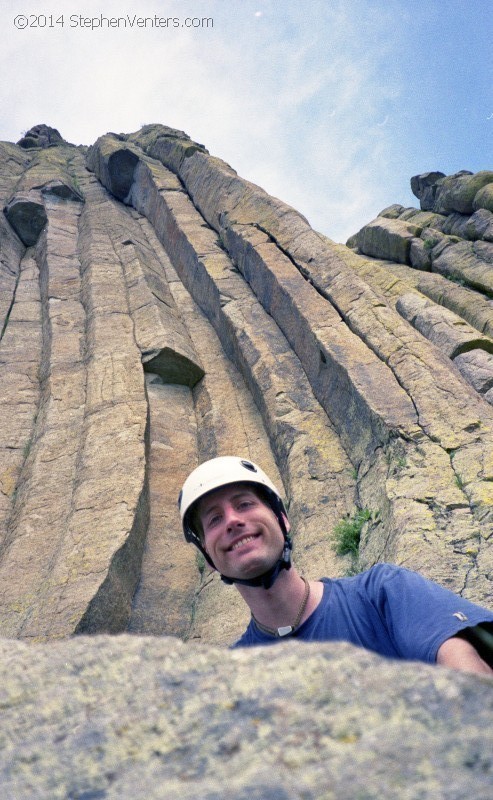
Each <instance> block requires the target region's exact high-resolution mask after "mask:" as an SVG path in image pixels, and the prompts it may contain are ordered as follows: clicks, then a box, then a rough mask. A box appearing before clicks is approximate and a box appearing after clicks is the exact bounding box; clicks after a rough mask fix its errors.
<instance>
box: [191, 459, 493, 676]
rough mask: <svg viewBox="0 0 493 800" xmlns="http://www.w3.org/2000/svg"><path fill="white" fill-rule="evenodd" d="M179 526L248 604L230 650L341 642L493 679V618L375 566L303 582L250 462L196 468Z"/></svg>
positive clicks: (415, 579) (284, 523) (284, 525)
mask: <svg viewBox="0 0 493 800" xmlns="http://www.w3.org/2000/svg"><path fill="white" fill-rule="evenodd" d="M179 508H180V514H181V518H182V523H183V530H184V533H185V538H186V539H187V541H189V542H192V543H193V544H195V546H196V547H198V548H199V550H200V551H201V552H202V553H203V555H204V557H205V558H206V560H207V562H208V563H209V564H210V566H211V567H212V568H213V569H216V570H218V572H219V573H220V574H221V578H222V580H223V581H224V582H225V583H228V584H234V585H235V586H236V588H237V589H238V591H239V592H240V594H241V595H242V597H243V599H244V600H245V602H246V603H247V604H248V606H249V607H250V611H251V614H252V618H251V621H250V624H249V626H248V628H247V630H246V631H245V633H244V634H243V636H242V637H241V639H240V640H239V641H238V642H237V643H236V645H235V646H236V647H246V646H251V645H263V644H272V643H274V642H276V641H279V640H280V639H283V638H285V637H293V638H296V639H298V640H302V641H347V642H351V643H352V644H355V645H357V646H359V647H364V648H366V649H368V650H373V651H374V652H376V653H379V654H380V655H382V656H386V657H387V658H401V659H406V660H417V661H425V662H428V663H438V664H441V665H444V666H448V667H451V668H455V669H459V670H464V671H467V672H476V673H480V674H489V675H493V668H492V663H493V648H492V642H493V612H491V611H488V610H487V609H485V608H482V607H481V606H478V605H475V604H473V603H470V602H469V601H468V600H465V599H464V598H462V597H460V596H458V595H455V594H454V593H453V592H450V591H448V590H447V589H444V588H443V587H441V586H439V585H438V584H436V583H433V582H432V581H428V580H426V579H425V578H423V577H422V576H421V575H418V574H417V573H416V572H411V571H410V570H407V569H403V568H401V567H397V566H394V565H391V564H376V565H375V566H373V567H372V568H371V569H369V570H367V571H366V572H363V573H360V574H359V575H356V576H354V577H351V578H336V579H329V578H321V579H320V580H317V581H308V580H306V578H304V577H302V576H301V575H300V574H299V573H298V571H297V570H296V568H295V567H294V566H293V565H292V563H291V549H292V541H291V535H290V524H289V520H288V517H287V514H286V510H285V507H284V504H283V501H282V499H281V496H280V493H279V492H278V490H277V489H276V487H275V486H274V484H273V483H272V482H271V480H270V478H269V477H268V476H267V475H266V474H265V473H264V472H263V471H262V470H261V469H260V467H258V466H257V465H256V464H254V463H253V462H252V461H249V460H248V459H243V458H239V457H236V456H222V457H220V458H214V459H212V460H211V461H207V462H205V463H204V464H201V465H200V466H199V467H197V469H195V470H194V471H193V472H192V473H191V474H190V475H189V477H188V478H187V480H186V481H185V483H184V485H183V489H182V491H181V493H180V497H179Z"/></svg>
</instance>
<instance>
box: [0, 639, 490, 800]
mask: <svg viewBox="0 0 493 800" xmlns="http://www.w3.org/2000/svg"><path fill="white" fill-rule="evenodd" d="M0 653H1V673H2V674H1V683H0V685H1V689H0V702H1V707H2V734H1V738H0V782H1V785H2V797H3V799H4V800H32V799H33V798H43V799H46V800H48V798H49V800H66V798H74V799H75V798H79V800H82V798H87V800H89V798H91V800H96V799H97V800H103V798H104V799H105V800H117V798H118V800H126V798H129V799H130V798H132V800H134V798H146V800H161V799H162V798H163V797H166V798H170V800H175V799H176V800H192V798H193V800H197V798H200V799H201V800H206V799H207V800H220V799H222V798H232V797H234V798H235V800H252V798H254V799H255V800H294V799H295V798H296V800H299V798H303V799H304V800H321V798H323V799H324V800H335V799H336V798H337V800H341V798H348V800H349V798H356V797H358V798H365V800H373V798H375V800H376V798H379V800H381V799H382V798H389V800H390V799H392V800H394V798H397V797H398V798H400V800H401V799H405V798H418V797H419V798H422V799H424V798H430V800H431V798H433V800H441V799H443V800H445V798H446V800H463V798H464V797H467V798H469V800H487V798H489V797H491V796H492V793H493V763H492V759H491V753H492V752H493V733H492V728H491V712H492V706H493V691H492V689H493V681H491V680H490V679H488V678H484V679H478V678H477V677H473V676H468V675H465V674H459V673H453V672H449V671H447V670H442V669H440V668H437V667H429V666H425V665H418V664H407V663H406V664H396V663H394V662H389V661H384V660H382V659H379V658H378V657H376V656H373V655H372V654H369V653H367V652H365V651H362V650H357V649H355V648H352V647H350V646H349V645H343V644H339V645H336V646H334V645H332V646H331V645H326V646H319V645H317V646H309V645H300V644H297V643H295V642H293V643H289V644H282V645H277V646H275V647H274V648H265V649H260V650H257V649H255V650H242V651H235V652H231V651H229V652H228V651H225V650H222V649H210V648H205V647H203V646H200V647H198V646H197V647H195V646H191V645H184V644H182V643H181V642H179V641H178V640H176V639H172V638H157V639H152V638H139V637H131V636H128V635H125V636H120V637H113V638H112V637H96V638H93V637H78V638H75V639H72V640H69V641H65V642H58V643H53V644H51V645H26V644H23V643H20V642H13V641H8V640H2V641H1V642H0Z"/></svg>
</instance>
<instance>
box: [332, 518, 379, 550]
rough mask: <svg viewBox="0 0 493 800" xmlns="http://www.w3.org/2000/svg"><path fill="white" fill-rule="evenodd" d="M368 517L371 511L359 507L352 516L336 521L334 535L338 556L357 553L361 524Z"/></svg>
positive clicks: (366, 520)
mask: <svg viewBox="0 0 493 800" xmlns="http://www.w3.org/2000/svg"><path fill="white" fill-rule="evenodd" d="M370 518H371V511H369V510H368V509H367V508H361V509H359V511H357V512H356V513H355V514H353V516H352V517H346V518H344V519H342V520H341V521H340V522H338V523H337V525H336V526H335V528H334V535H335V541H336V553H337V555H338V556H345V555H348V554H349V555H353V556H355V555H357V553H358V549H359V540H360V536H361V531H362V528H363V525H364V524H365V522H368V520H369V519H370Z"/></svg>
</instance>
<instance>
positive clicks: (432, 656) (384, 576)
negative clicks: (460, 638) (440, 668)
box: [372, 564, 493, 663]
mask: <svg viewBox="0 0 493 800" xmlns="http://www.w3.org/2000/svg"><path fill="white" fill-rule="evenodd" d="M378 567H379V568H378ZM378 567H375V568H374V570H376V574H375V576H374V581H375V585H374V586H373V587H372V590H373V593H374V594H373V597H374V598H375V597H376V598H378V600H377V603H378V613H379V615H380V616H381V618H383V620H384V624H385V626H386V628H387V631H388V633H389V636H390V638H391V639H392V641H393V644H394V646H395V648H396V650H397V652H398V653H399V656H400V657H401V658H404V659H408V660H419V661H426V662H429V663H434V662H435V661H436V657H437V651H438V648H439V647H440V645H442V644H443V642H445V641H446V640H447V639H449V638H450V637H451V636H456V635H457V634H458V633H460V632H461V631H464V630H466V629H467V628H473V627H474V626H476V625H479V624H480V623H486V622H489V623H491V622H493V612H492V611H489V610H488V609H486V608H483V607H481V606H479V605H476V604H475V603H471V602H470V601H469V600H465V599H464V598H463V597H460V596H459V595H456V594H455V593H454V592H451V591H449V590H448V589H445V588H444V587H443V586H440V585H439V584H437V583H434V582H433V581H430V580H427V579H426V578H424V577H423V576H422V575H419V574H418V573H416V572H412V571H410V570H407V569H404V568H402V567H395V566H392V565H390V564H383V565H378Z"/></svg>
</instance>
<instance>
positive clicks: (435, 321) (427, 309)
mask: <svg viewBox="0 0 493 800" xmlns="http://www.w3.org/2000/svg"><path fill="white" fill-rule="evenodd" d="M396 308H397V310H398V312H399V313H400V314H402V316H403V317H404V319H407V320H408V321H409V322H410V323H411V324H412V325H413V326H414V327H415V328H416V330H418V331H419V332H420V333H422V334H423V336H426V338H427V339H429V340H430V341H431V342H433V343H434V344H436V345H437V346H438V347H439V348H440V350H442V351H443V352H444V353H446V354H447V355H448V357H449V358H451V359H455V358H456V357H457V356H458V355H460V354H461V353H466V352H468V351H470V350H480V349H482V350H484V351H485V352H486V353H493V340H492V339H488V338H487V337H486V336H480V335H478V332H477V331H476V330H475V329H474V328H473V327H472V326H471V325H468V324H467V322H465V321H464V320H463V319H461V318H460V317H458V316H457V314H454V313H453V312H452V311H449V310H448V309H446V308H441V307H440V306H437V305H436V304H435V303H433V302H432V301H431V300H427V299H426V298H424V297H419V295H417V294H416V293H412V294H404V295H402V296H401V297H400V298H399V300H398V301H397V305H396ZM475 388H477V387H475Z"/></svg>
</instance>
